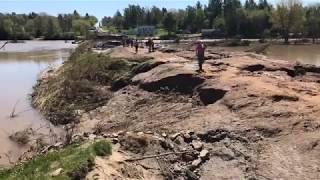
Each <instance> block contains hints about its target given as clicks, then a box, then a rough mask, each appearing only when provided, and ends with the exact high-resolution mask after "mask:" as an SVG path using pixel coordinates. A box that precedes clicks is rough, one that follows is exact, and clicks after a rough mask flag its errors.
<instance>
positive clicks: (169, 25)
mask: <svg viewBox="0 0 320 180" xmlns="http://www.w3.org/2000/svg"><path fill="white" fill-rule="evenodd" d="M163 27H164V28H165V29H166V30H167V31H168V33H169V34H171V33H172V32H175V31H176V28H177V21H176V20H175V18H174V15H173V13H171V12H169V13H167V14H166V16H165V18H164V19H163Z"/></svg>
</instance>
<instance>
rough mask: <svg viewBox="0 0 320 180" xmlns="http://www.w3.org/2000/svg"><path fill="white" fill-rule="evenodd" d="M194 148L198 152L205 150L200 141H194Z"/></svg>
mask: <svg viewBox="0 0 320 180" xmlns="http://www.w3.org/2000/svg"><path fill="white" fill-rule="evenodd" d="M192 147H193V148H194V149H195V150H197V151H201V149H202V148H203V143H202V142H200V141H192Z"/></svg>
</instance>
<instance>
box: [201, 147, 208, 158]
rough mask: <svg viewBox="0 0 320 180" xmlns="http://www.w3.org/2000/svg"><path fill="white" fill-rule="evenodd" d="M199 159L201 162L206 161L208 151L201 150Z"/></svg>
mask: <svg viewBox="0 0 320 180" xmlns="http://www.w3.org/2000/svg"><path fill="white" fill-rule="evenodd" d="M199 157H200V158H201V159H202V160H206V159H208V158H209V151H208V150H206V149H203V150H202V151H201V152H200V154H199Z"/></svg>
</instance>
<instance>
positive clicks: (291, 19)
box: [273, 0, 304, 43]
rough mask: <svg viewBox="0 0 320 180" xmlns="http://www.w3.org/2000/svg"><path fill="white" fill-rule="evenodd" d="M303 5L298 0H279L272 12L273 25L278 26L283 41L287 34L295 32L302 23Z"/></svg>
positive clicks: (300, 27)
mask: <svg viewBox="0 0 320 180" xmlns="http://www.w3.org/2000/svg"><path fill="white" fill-rule="evenodd" d="M303 16H304V13H303V7H302V3H301V1H300V0H281V1H280V3H279V4H277V8H276V10H275V11H274V14H273V23H274V27H275V28H278V29H279V31H280V33H281V35H282V37H283V38H284V41H285V43H288V42H289V34H290V33H297V32H299V31H300V30H301V29H302V25H303Z"/></svg>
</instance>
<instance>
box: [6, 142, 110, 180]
mask: <svg viewBox="0 0 320 180" xmlns="http://www.w3.org/2000/svg"><path fill="white" fill-rule="evenodd" d="M111 153H112V151H111V144H110V143H109V142H107V141H105V140H102V141H98V142H95V143H93V144H90V145H87V144H83V145H71V146H68V147H66V148H64V149H62V150H59V151H54V152H49V153H47V154H45V155H39V156H38V157H36V158H34V159H33V160H31V161H29V162H27V163H25V164H22V165H19V166H16V167H13V168H11V169H4V170H0V179H6V180H44V179H46V180H72V179H81V178H83V177H85V175H86V174H87V173H88V172H89V171H90V169H91V168H92V167H93V165H94V159H95V157H96V156H107V155H111ZM59 168H62V169H63V171H62V173H61V174H59V175H58V176H52V175H51V173H52V172H54V171H55V170H57V169H59Z"/></svg>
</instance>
